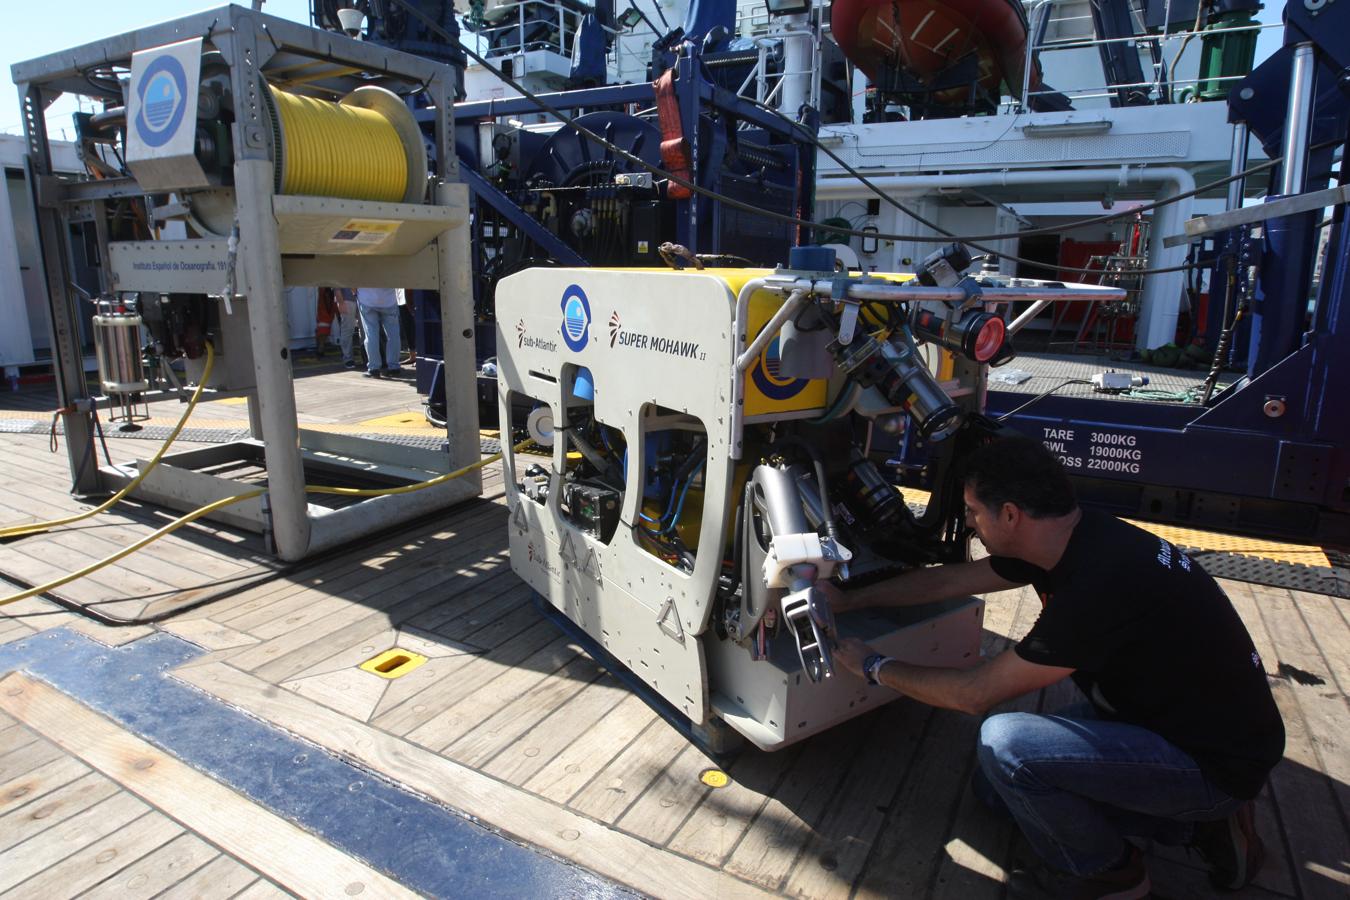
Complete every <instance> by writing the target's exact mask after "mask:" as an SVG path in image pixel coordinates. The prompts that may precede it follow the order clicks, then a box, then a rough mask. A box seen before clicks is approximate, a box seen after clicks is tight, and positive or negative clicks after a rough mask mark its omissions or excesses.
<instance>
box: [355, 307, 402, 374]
mask: <svg viewBox="0 0 1350 900" xmlns="http://www.w3.org/2000/svg"><path fill="white" fill-rule="evenodd" d="M380 326H384V334H385V342H384V344H385V347H386V348H387V349H386V353H387V355H386V356H385V357H384V358H385V364H384V366H381V365H380ZM361 328H362V330H364V331H365V333H366V369H367V370H369V371H371V372H378V371H380V369H382V368H386V369H397V368H398V367H399V363H398V354H399V350H400V349H401V348H402V346H403V345H402V337H401V336H400V335H399V330H398V307H397V306H373V307H372V306H366V305H365V304H364V303H363V304H361Z"/></svg>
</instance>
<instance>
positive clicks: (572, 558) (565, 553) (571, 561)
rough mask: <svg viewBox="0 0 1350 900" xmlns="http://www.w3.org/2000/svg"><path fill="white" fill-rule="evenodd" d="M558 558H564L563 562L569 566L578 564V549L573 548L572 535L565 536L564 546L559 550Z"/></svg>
mask: <svg viewBox="0 0 1350 900" xmlns="http://www.w3.org/2000/svg"><path fill="white" fill-rule="evenodd" d="M558 556H560V557H562V561H563V562H565V563H567V564H568V565H569V566H575V565H576V564H577V551H576V548H575V547H573V546H572V535H570V534H565V535H563V540H562V546H561V547H559V548H558Z"/></svg>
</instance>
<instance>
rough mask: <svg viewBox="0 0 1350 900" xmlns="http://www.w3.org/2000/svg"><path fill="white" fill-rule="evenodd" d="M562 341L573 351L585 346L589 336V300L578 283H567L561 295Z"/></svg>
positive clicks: (575, 351) (577, 351)
mask: <svg viewBox="0 0 1350 900" xmlns="http://www.w3.org/2000/svg"><path fill="white" fill-rule="evenodd" d="M562 314H563V321H562V338H563V343H564V344H566V345H567V346H568V348H569V349H570V350H572V352H574V353H579V352H580V351H581V350H582V349H584V348H585V346H586V342H587V341H588V340H590V338H591V301H590V300H587V299H586V292H585V291H583V290H582V289H581V286H580V285H577V284H569V285H568V286H567V290H565V291H563V295H562Z"/></svg>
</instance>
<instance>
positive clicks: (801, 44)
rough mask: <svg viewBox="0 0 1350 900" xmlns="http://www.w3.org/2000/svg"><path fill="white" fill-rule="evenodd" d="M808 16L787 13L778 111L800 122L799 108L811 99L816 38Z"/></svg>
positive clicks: (783, 21) (781, 21)
mask: <svg viewBox="0 0 1350 900" xmlns="http://www.w3.org/2000/svg"><path fill="white" fill-rule="evenodd" d="M810 19H811V17H810V16H808V15H795V16H783V17H782V18H781V19H780V20H779V24H780V25H781V26H782V28H783V76H782V81H781V82H780V86H781V87H782V89H783V93H782V99H781V100H780V101H779V103H778V111H779V112H781V113H782V114H783V115H785V116H787V117H788V118H789V119H791V120H792V121H794V122H795V121H797V111H798V110H800V109H801V108H802V107H803V106H804V105H806V104H807V103H808V102H809V101H810V91H811V70H812V68H814V66H813V65H812V62H813V61H812V59H811V56H812V53H811V51H812V49H813V48H812V46H811V44H812V41H811V31H810V27H811V26H810Z"/></svg>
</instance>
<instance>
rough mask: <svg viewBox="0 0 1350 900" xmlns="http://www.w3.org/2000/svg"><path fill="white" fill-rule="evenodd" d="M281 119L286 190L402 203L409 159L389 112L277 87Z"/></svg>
mask: <svg viewBox="0 0 1350 900" xmlns="http://www.w3.org/2000/svg"><path fill="white" fill-rule="evenodd" d="M271 91H272V97H273V99H274V100H275V102H276V107H277V113H278V115H279V116H280V118H281V135H282V142H281V143H282V147H281V150H280V153H279V156H280V159H279V160H278V163H279V165H280V166H281V170H282V176H281V192H282V193H283V194H307V195H310V196H315V197H346V198H349V199H352V200H379V201H384V202H390V203H396V202H399V201H401V200H402V199H403V196H404V192H405V191H407V189H408V161H407V156H406V154H405V153H404V150H403V142H402V141H401V140H400V139H399V136H398V132H397V131H396V130H395V129H394V126H393V124H391V123H390V121H389V120H388V119H386V118H385V117H384V116H383V115H381V114H380V113H378V112H376V111H375V110H372V109H363V108H361V107H357V106H349V105H344V104H338V103H330V102H328V101H327V100H319V99H317V98H315V97H303V96H300V95H298V94H288V93H286V92H285V91H280V90H277V89H276V88H271Z"/></svg>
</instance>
